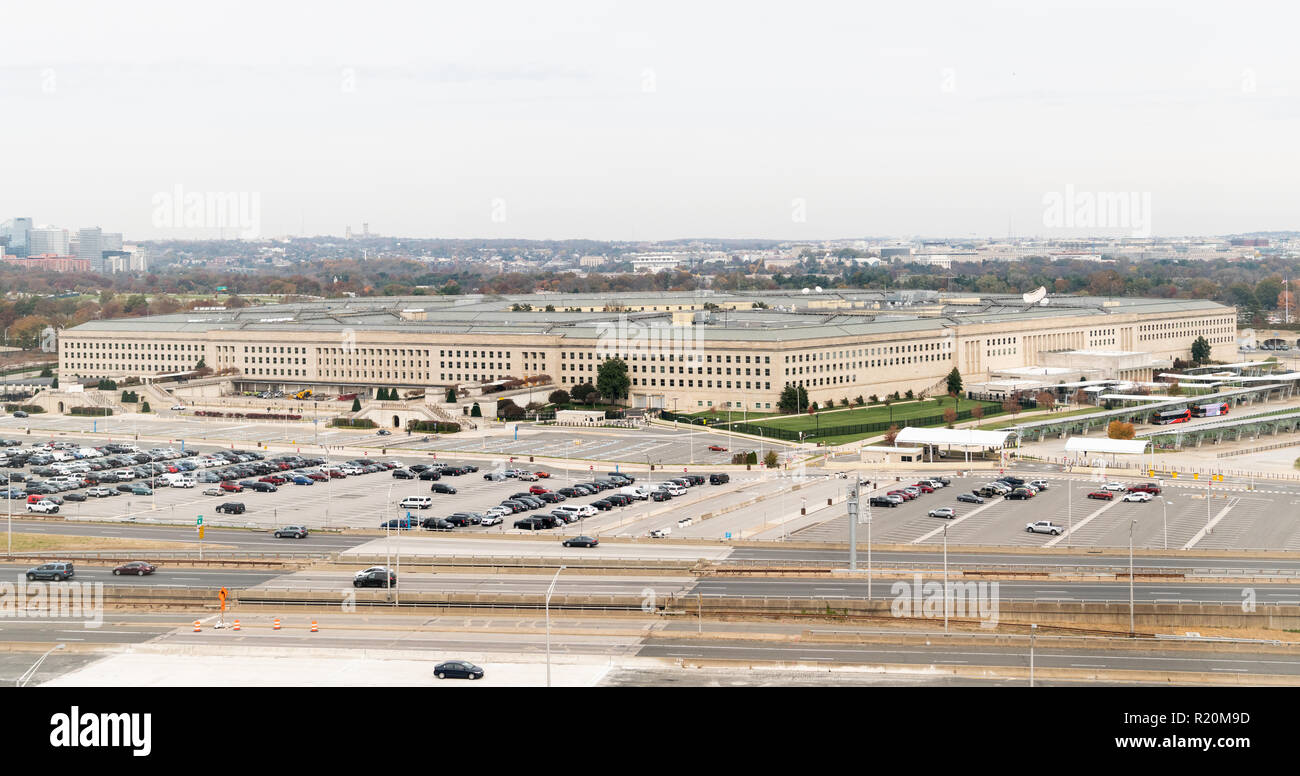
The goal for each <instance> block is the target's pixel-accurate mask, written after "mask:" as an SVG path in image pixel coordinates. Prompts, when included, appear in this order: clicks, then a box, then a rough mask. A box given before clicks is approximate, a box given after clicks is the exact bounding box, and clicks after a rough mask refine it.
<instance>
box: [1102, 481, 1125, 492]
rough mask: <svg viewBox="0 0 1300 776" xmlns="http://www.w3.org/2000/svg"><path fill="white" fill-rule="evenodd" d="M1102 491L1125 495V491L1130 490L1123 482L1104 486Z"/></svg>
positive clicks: (1109, 483)
mask: <svg viewBox="0 0 1300 776" xmlns="http://www.w3.org/2000/svg"><path fill="white" fill-rule="evenodd" d="M1101 489H1102V490H1109V491H1114V492H1115V493H1123V492H1124V491H1126V490H1128V486H1127V485H1125V484H1124V483H1122V482H1108V483H1106V484H1105V485H1103V486H1102V488H1101Z"/></svg>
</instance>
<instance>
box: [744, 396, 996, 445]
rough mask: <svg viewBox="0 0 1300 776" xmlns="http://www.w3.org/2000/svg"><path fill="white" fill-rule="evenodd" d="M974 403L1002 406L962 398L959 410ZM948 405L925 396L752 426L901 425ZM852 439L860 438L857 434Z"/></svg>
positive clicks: (989, 411) (989, 408) (989, 409)
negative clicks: (906, 400) (894, 402)
mask: <svg viewBox="0 0 1300 776" xmlns="http://www.w3.org/2000/svg"><path fill="white" fill-rule="evenodd" d="M976 404H980V405H982V406H983V407H984V413H985V415H994V414H996V413H1000V412H1001V411H1002V405H1001V404H999V403H998V402H991V401H980V402H976V401H975V400H973V399H963V400H962V401H961V404H960V406H959V409H961V410H969V409H971V408H972V407H974V406H975V405H976ZM952 406H953V402H952V399H948V398H945V399H944V400H943V403H942V404H940V403H939V400H938V399H926V400H925V401H916V402H901V403H899V404H895V405H893V406H892V407H884V406H874V407H861V408H857V409H850V410H835V411H830V410H823V411H821V412H818V413H817V414H816V415H815V416H814V415H800V416H798V417H784V418H779V419H775V420H765V421H762V422H760V423H756V424H755V425H760V426H764V427H767V428H781V429H786V430H788V431H808V430H811V429H816V428H825V427H829V426H853V425H857V424H860V423H888V422H894V423H898V424H899V426H900V427H901V426H903V425H905V423H903V421H906V420H910V419H912V418H922V417H930V416H942V415H943V411H944V410H946V409H948V408H950V407H952ZM959 422H961V421H959ZM854 438H860V435H859V436H857V437H854ZM822 441H826V440H822Z"/></svg>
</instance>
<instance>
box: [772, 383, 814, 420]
mask: <svg viewBox="0 0 1300 776" xmlns="http://www.w3.org/2000/svg"><path fill="white" fill-rule="evenodd" d="M807 406H808V391H807V389H805V388H804V387H803V386H802V385H795V384H793V383H787V384H786V386H785V387H784V388H782V389H781V398H780V399H778V400H777V402H776V408H777V409H779V410H780V411H781V412H784V413H785V414H787V415H794V414H795V413H798V412H802V411H803V408H804V407H807Z"/></svg>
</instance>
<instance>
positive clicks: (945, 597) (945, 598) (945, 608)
mask: <svg viewBox="0 0 1300 776" xmlns="http://www.w3.org/2000/svg"><path fill="white" fill-rule="evenodd" d="M943 632H944V633H947V632H948V524H947V523H944V524H943Z"/></svg>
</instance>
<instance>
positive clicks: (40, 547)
mask: <svg viewBox="0 0 1300 776" xmlns="http://www.w3.org/2000/svg"><path fill="white" fill-rule="evenodd" d="M0 541H3V542H4V546H5V547H8V544H9V543H8V536H7V534H6V533H5V532H3V531H0ZM13 548H14V549H13V551H14V552H15V553H22V552H47V551H52V550H87V551H91V552H94V551H96V550H118V549H122V550H191V549H194V545H193V544H189V543H186V542H160V541H154V540H150V539H125V538H118V537H115V536H64V535H55V534H30V533H18V532H16V531H15V532H14V535H13ZM205 549H209V550H215V549H220V548H219V547H217V546H216V545H208V546H207V547H205Z"/></svg>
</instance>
